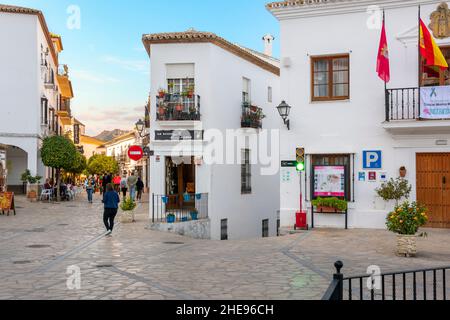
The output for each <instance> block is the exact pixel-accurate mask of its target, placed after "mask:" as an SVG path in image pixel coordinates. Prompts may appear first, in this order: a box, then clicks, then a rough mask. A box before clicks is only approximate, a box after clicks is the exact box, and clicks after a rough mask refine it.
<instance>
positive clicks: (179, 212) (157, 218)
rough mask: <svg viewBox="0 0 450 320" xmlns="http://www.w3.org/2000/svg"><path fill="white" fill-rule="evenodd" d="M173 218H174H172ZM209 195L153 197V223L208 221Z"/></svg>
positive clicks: (190, 194)
mask: <svg viewBox="0 0 450 320" xmlns="http://www.w3.org/2000/svg"><path fill="white" fill-rule="evenodd" d="M170 216H172V217H170ZM208 217H209V216H208V194H207V193H196V194H193V193H189V194H182V195H179V194H174V195H156V194H153V195H152V222H153V223H155V222H170V219H171V218H172V219H174V221H173V222H187V221H191V220H202V219H208Z"/></svg>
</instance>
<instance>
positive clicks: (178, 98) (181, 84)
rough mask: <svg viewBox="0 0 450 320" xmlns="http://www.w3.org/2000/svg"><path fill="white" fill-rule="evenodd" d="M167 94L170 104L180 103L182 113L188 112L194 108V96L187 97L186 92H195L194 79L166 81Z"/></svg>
mask: <svg viewBox="0 0 450 320" xmlns="http://www.w3.org/2000/svg"><path fill="white" fill-rule="evenodd" d="M167 86H168V91H167V92H168V93H169V94H170V95H171V101H170V102H172V103H176V102H180V103H181V104H182V105H183V111H184V112H188V111H189V110H190V109H192V108H195V96H191V97H190V96H188V95H187V93H188V92H192V93H194V92H195V79H194V78H183V79H167Z"/></svg>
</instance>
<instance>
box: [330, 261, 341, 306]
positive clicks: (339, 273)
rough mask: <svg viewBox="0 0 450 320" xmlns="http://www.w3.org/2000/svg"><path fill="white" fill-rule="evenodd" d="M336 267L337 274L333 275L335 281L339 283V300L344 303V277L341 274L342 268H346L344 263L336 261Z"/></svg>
mask: <svg viewBox="0 0 450 320" xmlns="http://www.w3.org/2000/svg"><path fill="white" fill-rule="evenodd" d="M334 267H335V268H336V273H335V274H334V275H333V279H334V280H336V281H338V283H339V284H338V286H337V290H336V291H337V297H336V298H337V300H338V301H342V300H344V275H343V274H342V273H341V270H342V268H343V267H344V264H343V263H342V261H336V263H335V264H334Z"/></svg>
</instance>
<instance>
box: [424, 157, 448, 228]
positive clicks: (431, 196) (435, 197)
mask: <svg viewBox="0 0 450 320" xmlns="http://www.w3.org/2000/svg"><path fill="white" fill-rule="evenodd" d="M416 166H417V201H418V202H419V203H420V204H423V205H425V206H426V207H427V208H428V210H429V217H430V221H429V223H428V225H427V226H428V227H430V228H450V153H419V154H417V155H416Z"/></svg>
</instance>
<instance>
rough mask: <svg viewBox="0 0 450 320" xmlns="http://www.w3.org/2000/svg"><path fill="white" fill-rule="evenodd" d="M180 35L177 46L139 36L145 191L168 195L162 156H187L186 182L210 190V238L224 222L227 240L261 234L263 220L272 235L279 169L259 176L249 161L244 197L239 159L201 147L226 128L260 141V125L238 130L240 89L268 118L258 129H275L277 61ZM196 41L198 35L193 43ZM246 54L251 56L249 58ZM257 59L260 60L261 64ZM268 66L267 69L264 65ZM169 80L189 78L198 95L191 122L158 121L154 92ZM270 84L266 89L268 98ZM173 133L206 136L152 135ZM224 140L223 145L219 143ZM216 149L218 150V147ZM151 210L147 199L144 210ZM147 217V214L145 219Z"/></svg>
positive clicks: (203, 35)
mask: <svg viewBox="0 0 450 320" xmlns="http://www.w3.org/2000/svg"><path fill="white" fill-rule="evenodd" d="M178 35H181V36H182V37H183V38H184V41H181V43H180V42H178V43H176V42H177V41H171V40H174V39H175V38H174V37H173V36H174V34H165V35H162V37H164V38H165V39H166V41H165V43H156V42H155V43H154V42H153V40H152V39H155V38H157V37H159V35H148V36H144V40H143V41H144V44H145V46H146V48H147V51H148V52H149V54H150V57H151V99H152V100H151V114H150V118H151V125H150V127H151V130H150V137H151V144H150V149H151V150H152V151H153V152H154V155H153V156H152V157H151V158H150V168H151V169H150V172H151V179H150V190H151V192H152V193H153V194H154V195H167V194H168V190H167V178H166V175H167V172H168V171H167V167H166V164H167V159H169V158H170V159H177V160H176V161H178V160H180V159H181V160H185V161H186V162H189V160H191V159H192V158H191V157H193V158H194V166H195V169H194V171H195V177H190V182H191V183H194V181H193V180H195V193H196V194H208V214H209V219H210V228H211V230H210V238H211V239H213V240H220V239H221V237H222V234H221V222H222V221H223V220H225V219H226V220H227V224H228V230H227V236H228V239H242V238H257V237H261V230H262V221H263V220H266V219H268V220H269V234H270V236H275V235H276V234H277V212H278V204H279V174H278V172H276V173H274V174H272V175H267V176H265V175H262V174H261V165H260V164H258V163H254V164H252V165H251V189H252V190H251V193H250V194H242V192H241V191H242V190H241V165H240V162H239V163H238V162H237V161H235V162H231V163H230V164H225V163H224V162H220V161H219V162H218V163H210V161H207V156H206V153H208V152H209V151H206V150H209V149H208V148H211V146H212V144H211V141H212V140H211V139H210V136H211V134H214V133H215V134H218V135H219V136H220V135H223V136H226V131H227V130H234V131H235V132H237V137H238V140H240V141H243V140H244V139H245V138H247V139H262V131H261V130H255V129H241V115H242V100H243V92H245V91H249V92H248V93H249V95H250V96H249V100H250V102H251V104H252V105H255V106H258V107H260V108H262V109H263V112H264V114H265V115H266V118H265V119H263V125H262V127H263V129H274V128H276V127H277V126H278V121H279V115H278V113H277V110H276V108H275V103H276V102H277V101H278V100H279V76H278V74H276V73H277V71H278V66H277V61H276V60H275V59H272V58H270V57H264V56H263V55H259V54H257V53H255V52H253V51H249V50H247V49H243V48H241V47H238V46H235V45H231V44H229V43H228V42H226V41H223V42H221V43H222V45H225V48H224V47H220V46H219V45H217V44H216V43H214V40H212V41H210V40H208V39H211V38H212V39H216V36H215V35H212V34H207V33H197V32H195V31H190V32H186V33H179V34H178ZM175 37H176V35H175ZM199 38H203V40H200V41H198V40H196V39H199ZM222 40H223V39H221V40H220V41H222ZM163 42H164V41H163ZM225 42H226V44H224V43H225ZM230 45H231V46H232V48H234V49H235V50H237V51H238V52H239V53H240V54H243V53H244V56H245V57H246V58H243V57H242V56H240V55H239V54H236V52H234V53H232V52H230V50H229V49H230V47H229V46H230ZM227 48H228V49H227ZM250 52H252V53H250ZM245 53H247V54H245ZM251 56H252V57H254V59H255V60H252V61H249V57H251ZM255 61H257V62H255ZM257 63H260V64H261V63H262V64H263V65H264V66H265V67H266V68H262V67H261V66H259V65H257ZM274 65H276V67H274ZM268 66H269V67H270V68H269V69H272V72H271V71H269V70H267V67H268ZM274 70H275V73H274V72H273V71H274ZM174 78H175V79H176V78H179V79H185V78H189V79H194V82H195V96H197V95H198V96H199V98H197V99H198V101H199V105H200V118H197V119H195V120H196V121H187V120H182V121H159V120H158V119H157V118H158V117H157V113H158V98H157V95H158V89H159V88H164V89H165V90H168V80H169V79H174ZM244 87H245V88H244ZM269 87H270V88H271V89H270V90H271V91H272V93H271V94H272V99H271V100H270V101H269V99H268V91H269ZM191 120H192V119H191ZM173 130H187V131H189V130H192V131H196V132H201V131H204V137H203V138H204V139H201V138H199V139H198V140H196V141H184V142H179V141H167V140H165V141H164V140H162V139H161V138H158V137H157V133H161V132H162V131H165V132H172V131H173ZM219 140H220V139H219ZM223 141H224V143H225V140H223ZM219 149H220V152H222V148H219ZM232 149H233V151H234V150H235V152H237V153H240V152H241V149H250V154H251V156H252V157H253V156H255V155H256V153H257V152H258V150H255V149H253V147H251V146H248V145H245V144H242V145H241V147H236V148H232ZM223 152H224V153H225V151H223ZM188 159H189V160H188ZM181 160H180V161H181ZM174 161H175V160H174ZM185 189H186V188H185ZM185 191H186V190H185ZM150 200H151V201H152V199H150ZM151 208H152V203H151V205H150V210H152V209H151ZM151 215H152V212H150V217H152V216H151Z"/></svg>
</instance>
